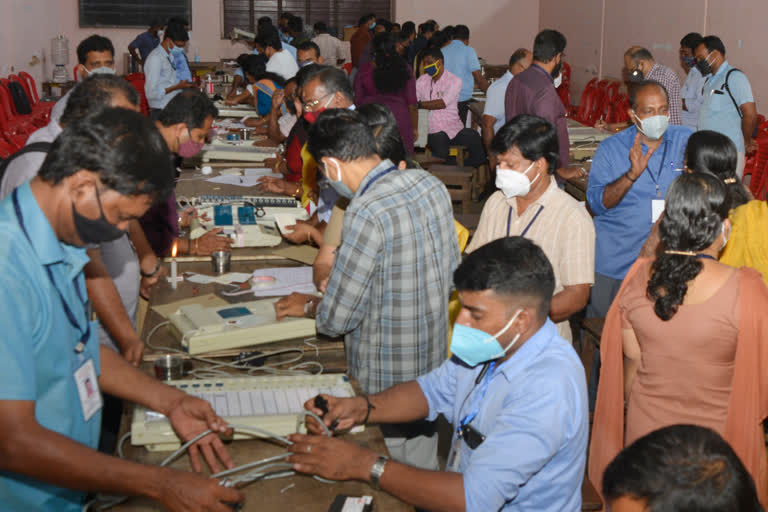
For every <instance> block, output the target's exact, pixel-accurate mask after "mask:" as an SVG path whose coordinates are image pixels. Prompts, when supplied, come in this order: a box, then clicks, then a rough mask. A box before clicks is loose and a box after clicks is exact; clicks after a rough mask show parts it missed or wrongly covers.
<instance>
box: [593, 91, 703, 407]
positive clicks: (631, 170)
mask: <svg viewBox="0 0 768 512" xmlns="http://www.w3.org/2000/svg"><path fill="white" fill-rule="evenodd" d="M629 102H630V110H629V117H630V119H631V120H632V121H633V126H632V127H630V128H628V129H626V130H624V131H621V132H619V133H617V134H616V135H613V136H612V137H608V138H607V139H605V140H604V141H603V142H602V143H600V146H598V148H597V151H596V152H595V156H594V159H593V161H592V168H591V170H590V173H589V182H588V183H587V201H588V203H589V207H590V209H591V210H592V213H593V214H594V220H595V232H596V234H597V239H596V244H595V284H594V286H593V287H592V294H591V297H590V304H589V308H588V309H587V316H588V317H594V318H602V317H605V316H606V314H607V313H608V308H609V307H610V305H611V303H612V302H613V299H614V297H615V296H616V294H617V293H618V291H619V286H621V282H622V280H623V279H624V277H625V276H626V274H627V271H628V270H629V267H630V266H631V265H632V263H634V262H635V260H636V259H637V256H638V254H639V253H640V249H641V248H642V246H643V243H644V242H645V240H646V239H647V238H648V235H649V234H650V232H651V226H652V225H653V223H654V222H656V219H658V217H659V215H661V212H662V211H664V196H665V194H666V192H667V187H669V185H670V184H671V183H672V181H674V179H675V178H676V177H677V176H679V174H680V171H681V170H682V167H683V161H684V154H685V146H686V144H687V143H688V137H690V135H691V130H690V128H687V127H685V126H679V125H669V97H668V96H667V91H666V89H664V86H662V85H661V84H659V83H658V82H652V81H645V82H640V83H639V84H637V85H635V86H634V87H632V88H630V91H629ZM595 357H596V360H595V363H596V364H594V365H593V367H592V370H593V375H592V378H591V379H590V401H591V402H592V403H594V399H595V393H596V391H597V387H596V386H597V379H598V375H599V373H598V372H599V370H600V364H599V352H595Z"/></svg>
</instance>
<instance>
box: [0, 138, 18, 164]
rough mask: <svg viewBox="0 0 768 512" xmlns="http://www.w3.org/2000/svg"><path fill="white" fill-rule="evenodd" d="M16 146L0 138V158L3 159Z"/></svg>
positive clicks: (15, 149)
mask: <svg viewBox="0 0 768 512" xmlns="http://www.w3.org/2000/svg"><path fill="white" fill-rule="evenodd" d="M17 150H18V148H17V147H16V146H15V145H13V144H11V143H10V142H8V141H7V140H5V139H3V138H0V158H2V159H5V158H8V157H10V156H11V155H12V154H14V153H15V152H16V151H17Z"/></svg>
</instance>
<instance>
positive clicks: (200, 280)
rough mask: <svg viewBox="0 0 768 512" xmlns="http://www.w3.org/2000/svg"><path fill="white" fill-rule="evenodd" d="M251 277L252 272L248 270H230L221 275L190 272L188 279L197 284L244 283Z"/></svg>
mask: <svg viewBox="0 0 768 512" xmlns="http://www.w3.org/2000/svg"><path fill="white" fill-rule="evenodd" d="M250 278H251V274H249V273H248V272H230V273H228V274H223V275H220V276H208V275H205V274H188V275H187V276H186V280H187V281H188V282H190V283H195V284H212V283H217V284H230V283H244V282H246V281H248V280H249V279H250Z"/></svg>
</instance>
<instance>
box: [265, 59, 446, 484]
mask: <svg viewBox="0 0 768 512" xmlns="http://www.w3.org/2000/svg"><path fill="white" fill-rule="evenodd" d="M333 69H335V68H333ZM337 71H338V70H337ZM308 148H309V152H310V153H311V154H312V156H313V157H314V159H315V160H316V161H317V162H318V168H319V169H322V172H323V174H324V175H325V176H326V177H327V178H328V181H329V182H330V184H331V186H333V188H334V189H336V191H337V192H338V193H339V195H341V196H344V197H346V198H348V199H351V201H350V203H349V206H348V207H347V210H346V213H345V216H344V225H343V235H342V241H341V245H340V246H339V248H338V249H337V251H336V258H335V260H334V263H333V267H332V269H331V273H330V277H329V279H328V285H327V288H326V293H325V295H324V296H323V297H322V300H321V299H320V298H319V297H316V296H314V295H304V294H293V295H291V296H290V297H286V298H285V299H282V300H280V301H279V302H277V303H276V304H275V311H276V313H277V317H278V318H283V317H285V316H308V317H315V318H316V319H317V329H318V331H319V332H322V333H324V334H328V335H330V336H341V335H344V342H345V346H346V351H347V361H348V364H349V372H350V375H351V376H353V377H354V378H356V379H358V380H359V381H360V386H361V387H362V389H363V391H364V392H366V393H376V392H379V391H382V390H383V389H386V388H388V387H390V386H392V385H394V384H397V383H400V382H405V381H408V380H412V379H415V378H417V377H418V376H420V375H424V374H426V373H427V372H429V371H430V370H433V369H434V368H437V367H438V366H439V365H440V363H441V362H442V361H443V360H444V359H445V350H446V346H445V343H446V341H447V340H448V297H449V295H450V289H451V277H450V276H451V273H452V272H453V270H454V269H455V268H456V266H457V265H458V263H459V258H460V255H459V247H458V241H457V237H456V228H455V225H454V221H453V211H452V208H451V199H450V196H449V195H448V191H447V190H446V188H445V186H444V185H443V184H442V182H441V181H440V180H438V179H437V178H435V177H434V176H432V175H431V174H430V173H428V172H424V171H421V170H415V169H406V170H397V168H396V167H395V164H393V163H392V162H390V161H389V160H386V159H385V160H382V159H381V158H380V157H379V155H378V153H377V150H378V148H377V146H376V140H375V138H374V136H373V133H372V132H371V129H370V128H369V127H368V126H367V124H366V123H365V121H364V120H363V118H362V116H361V115H360V114H358V113H357V112H354V111H350V110H342V109H335V110H329V111H326V112H323V113H322V114H321V115H320V116H319V117H318V119H317V121H316V122H315V123H314V124H313V125H312V128H311V130H310V134H309V142H308ZM387 427H388V430H389V431H390V432H391V433H386V434H385V439H386V440H387V444H388V447H389V450H390V452H392V453H393V456H395V457H397V458H399V459H401V460H405V461H407V462H408V463H410V464H413V465H417V466H419V467H423V468H427V469H437V452H436V449H437V436H436V435H434V430H433V428H432V427H431V425H423V424H416V425H414V424H410V423H409V424H406V425H391V426H387Z"/></svg>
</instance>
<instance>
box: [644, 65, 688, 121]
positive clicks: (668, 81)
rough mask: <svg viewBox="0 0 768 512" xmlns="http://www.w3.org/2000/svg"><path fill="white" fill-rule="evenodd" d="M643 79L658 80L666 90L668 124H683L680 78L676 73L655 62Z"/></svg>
mask: <svg viewBox="0 0 768 512" xmlns="http://www.w3.org/2000/svg"><path fill="white" fill-rule="evenodd" d="M645 79H646V80H654V81H656V82H659V83H660V84H661V85H663V86H664V88H665V89H666V90H667V94H668V95H669V124H683V120H682V117H681V113H682V111H683V101H682V100H681V99H680V78H679V77H678V76H677V73H675V72H674V71H672V70H671V69H670V68H668V67H667V66H664V65H663V64H659V63H658V62H657V63H654V65H653V67H651V70H650V71H649V72H648V76H646V77H645Z"/></svg>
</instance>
